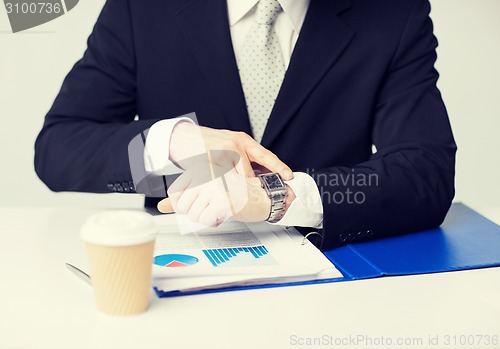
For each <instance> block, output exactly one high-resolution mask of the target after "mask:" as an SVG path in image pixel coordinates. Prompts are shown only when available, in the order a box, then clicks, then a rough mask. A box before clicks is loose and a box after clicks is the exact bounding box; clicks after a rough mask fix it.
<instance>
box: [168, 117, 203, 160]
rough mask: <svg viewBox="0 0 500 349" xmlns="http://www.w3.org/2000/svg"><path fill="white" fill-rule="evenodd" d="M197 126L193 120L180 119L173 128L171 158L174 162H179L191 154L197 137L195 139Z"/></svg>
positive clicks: (170, 148) (170, 144)
mask: <svg viewBox="0 0 500 349" xmlns="http://www.w3.org/2000/svg"><path fill="white" fill-rule="evenodd" d="M196 127H197V126H196V125H194V124H193V123H191V122H187V121H180V122H178V123H177V124H176V125H175V126H174V128H173V129H172V134H171V136H170V143H169V155H170V156H169V158H170V159H169V160H170V161H172V162H174V163H179V161H182V160H183V159H187V158H189V157H190V156H192V155H190V152H191V150H192V149H191V148H192V147H193V145H194V144H193V143H196V142H194V141H195V140H197V139H193V136H195V137H196V135H195V128H196Z"/></svg>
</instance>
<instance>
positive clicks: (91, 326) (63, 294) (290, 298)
mask: <svg viewBox="0 0 500 349" xmlns="http://www.w3.org/2000/svg"><path fill="white" fill-rule="evenodd" d="M90 213H92V211H90V210H86V209H50V208H32V209H20V208H0V227H1V229H0V231H1V234H0V271H1V274H0V275H1V288H0V348H51V349H54V348H64V349H70V348H134V349H136V348H141V349H147V348H217V349H222V348H231V349H234V348H252V349H255V348H295V347H298V348H311V347H325V348H328V347H346V348H347V347H356V346H360V347H375V346H376V347H382V345H380V344H382V343H385V344H390V341H392V347H395V348H412V347H419V348H428V347H432V348H441V347H442V348H453V347H455V348H458V347H462V348H464V347H466V346H464V345H461V344H463V343H467V342H466V341H469V343H473V345H471V346H470V347H473V348H500V268H488V269H480V270H470V271H460V272H449V273H440V274H432V275H418V276H404V277H384V278H378V279H370V280H362V281H351V282H341V283H331V284H322V285H310V286H297V287H285V288H274V289H261V290H250V291H239V292H228V293H218V294H206V295H197V296H187V297H176V298H164V299H158V298H157V297H156V296H155V295H154V294H153V293H152V301H151V305H150V308H149V310H148V311H147V312H145V313H143V314H141V315H137V316H131V317H124V318H119V317H111V316H107V315H104V314H101V313H100V312H98V311H97V309H96V307H95V305H94V299H93V295H92V291H91V288H90V287H89V286H87V285H86V284H84V283H83V282H82V281H81V280H79V279H77V278H76V277H75V276H74V275H72V274H71V273H70V272H69V271H68V270H67V269H66V267H65V266H64V263H65V262H70V263H73V264H75V265H77V266H80V267H82V268H83V269H88V268H87V265H88V264H87V261H86V257H85V252H84V249H83V244H82V243H81V241H80V239H79V236H78V229H79V227H80V225H81V224H82V223H83V221H84V220H85V218H86V217H87V216H88V215H89V214H90ZM489 217H490V218H493V219H495V220H497V222H498V221H500V210H498V209H497V210H496V211H491V210H490V211H489ZM481 336H490V337H491V338H490V342H489V345H488V343H486V337H481ZM494 336H496V337H494ZM494 338H497V341H496V342H494ZM361 339H363V340H361ZM313 340H316V341H319V340H320V341H321V343H318V342H316V344H318V345H317V346H313V345H307V344H308V343H310V342H309V341H313ZM355 340H359V342H357V345H356V342H355ZM429 340H431V344H429ZM339 341H340V342H341V343H343V344H344V345H343V346H342V345H336V344H339ZM397 341H403V343H402V344H400V345H396V343H397ZM436 341H437V342H436ZM370 342H371V345H370ZM412 343H413V344H412ZM494 343H496V344H494ZM299 344H303V345H299ZM367 344H368V345H367ZM433 344H437V345H433ZM363 345H365V346H363Z"/></svg>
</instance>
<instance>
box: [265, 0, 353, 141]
mask: <svg viewBox="0 0 500 349" xmlns="http://www.w3.org/2000/svg"><path fill="white" fill-rule="evenodd" d="M349 6H350V0H336V1H333V0H311V3H310V5H309V10H308V12H307V15H306V18H305V20H304V24H303V26H302V30H301V33H300V36H299V40H298V41H297V44H296V45H295V48H294V51H293V54H292V57H291V60H290V65H289V67H288V70H287V72H286V74H285V78H284V80H283V84H282V86H281V89H280V92H279V94H278V98H277V99H276V102H275V105H274V108H273V111H272V112H271V115H270V117H269V121H268V123H267V126H266V130H265V132H264V135H263V138H262V145H263V146H265V147H269V146H270V145H271V143H272V142H273V141H274V140H275V139H276V138H277V137H278V135H279V133H280V132H281V130H282V129H283V128H284V127H285V126H286V124H287V122H288V121H289V120H290V118H291V117H292V116H293V114H294V113H295V112H296V111H297V109H298V108H299V107H300V105H301V104H302V103H303V102H304V100H305V99H306V98H307V96H308V95H309V93H310V92H311V91H312V90H313V89H314V88H315V87H316V85H317V84H318V83H319V81H320V80H321V78H322V77H323V76H324V75H325V73H326V72H327V71H328V69H329V68H330V67H331V66H332V65H333V63H334V62H335V61H336V60H337V59H338V58H339V56H340V55H341V54H342V52H343V51H344V50H345V48H346V47H347V46H348V44H349V42H350V41H351V39H352V37H353V36H354V32H353V30H352V29H351V28H349V27H347V26H346V25H345V24H344V23H343V22H342V21H341V20H340V19H339V18H338V14H339V13H340V12H341V11H343V10H346V9H347V8H348V7H349Z"/></svg>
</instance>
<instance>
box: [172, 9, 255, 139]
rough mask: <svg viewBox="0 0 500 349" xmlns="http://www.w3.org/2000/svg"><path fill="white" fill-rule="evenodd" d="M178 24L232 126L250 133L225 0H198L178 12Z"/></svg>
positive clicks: (234, 128)
mask: <svg viewBox="0 0 500 349" xmlns="http://www.w3.org/2000/svg"><path fill="white" fill-rule="evenodd" d="M177 18H178V22H179V26H180V27H181V30H182V32H183V34H184V36H185V38H186V40H187V41H188V43H189V46H190V48H191V50H192V52H193V54H194V56H195V59H196V62H197V63H198V65H199V67H200V70H201V71H202V74H203V76H204V78H205V79H206V80H207V82H208V86H209V87H210V90H211V91H207V93H214V95H215V98H216V99H217V100H218V102H219V103H220V105H221V107H222V109H223V110H224V117H225V118H226V120H227V122H228V124H229V127H230V128H231V129H233V130H241V131H244V132H246V133H248V134H250V132H251V131H250V121H249V119H248V112H247V108H246V104H245V97H244V94H243V90H242V87H241V82H240V76H239V73H238V68H237V65H236V58H235V56H234V50H233V46H232V42H231V33H230V30H229V22H228V15H227V5H226V0H197V1H194V2H192V3H191V4H189V5H188V6H186V7H184V8H182V9H181V10H179V11H178V12H177Z"/></svg>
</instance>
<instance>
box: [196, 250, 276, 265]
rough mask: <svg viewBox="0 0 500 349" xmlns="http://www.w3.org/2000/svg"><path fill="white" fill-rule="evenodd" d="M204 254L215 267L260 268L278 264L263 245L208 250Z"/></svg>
mask: <svg viewBox="0 0 500 349" xmlns="http://www.w3.org/2000/svg"><path fill="white" fill-rule="evenodd" d="M203 253H204V254H205V256H206V257H207V258H208V260H209V261H210V263H212V265H213V266H214V267H258V266H266V265H276V264H277V262H276V260H275V259H274V258H273V257H272V256H271V255H270V254H269V251H268V250H267V248H266V247H265V246H263V245H260V246H249V247H228V248H216V249H206V250H203Z"/></svg>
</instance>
